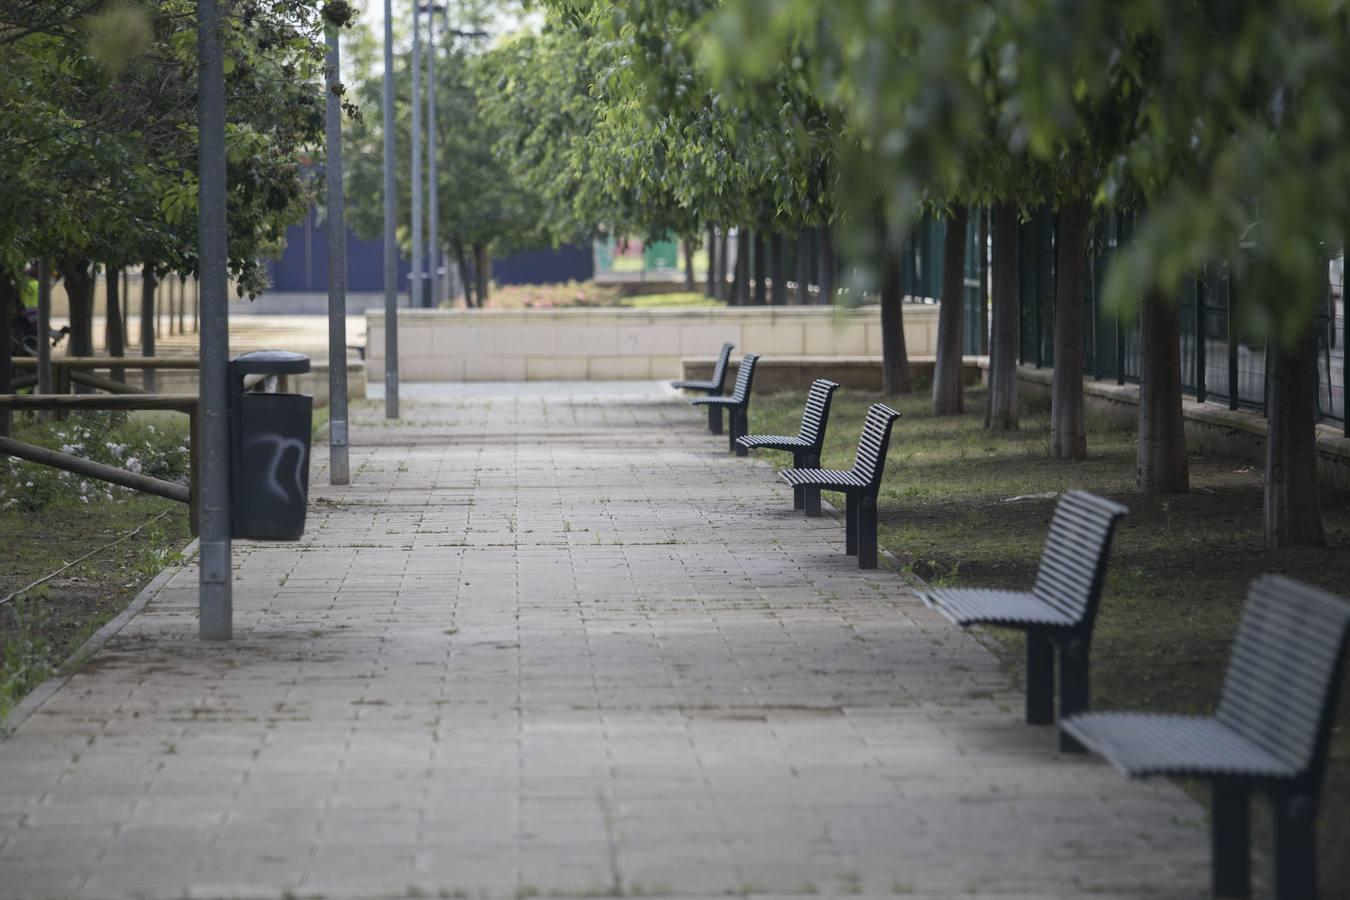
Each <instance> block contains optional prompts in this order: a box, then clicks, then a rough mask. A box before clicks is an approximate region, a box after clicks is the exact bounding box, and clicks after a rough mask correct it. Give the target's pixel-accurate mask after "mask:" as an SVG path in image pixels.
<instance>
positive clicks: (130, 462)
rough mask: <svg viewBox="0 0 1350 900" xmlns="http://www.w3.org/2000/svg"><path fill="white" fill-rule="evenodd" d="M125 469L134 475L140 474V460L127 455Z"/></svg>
mask: <svg viewBox="0 0 1350 900" xmlns="http://www.w3.org/2000/svg"><path fill="white" fill-rule="evenodd" d="M127 471H128V472H132V473H134V474H136V475H139V474H141V461H140V460H139V459H137V458H136V457H134V456H129V457H127Z"/></svg>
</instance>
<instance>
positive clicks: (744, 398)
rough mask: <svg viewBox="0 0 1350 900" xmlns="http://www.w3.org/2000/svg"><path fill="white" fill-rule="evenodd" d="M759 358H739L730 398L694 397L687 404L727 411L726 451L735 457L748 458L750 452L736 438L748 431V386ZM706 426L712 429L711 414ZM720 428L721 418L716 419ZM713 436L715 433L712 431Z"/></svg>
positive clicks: (749, 355) (753, 378) (754, 356)
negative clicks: (730, 451) (732, 452)
mask: <svg viewBox="0 0 1350 900" xmlns="http://www.w3.org/2000/svg"><path fill="white" fill-rule="evenodd" d="M758 361H759V357H758V356H757V355H756V354H754V353H747V354H745V356H743V357H741V364H740V368H739V369H738V370H737V372H736V384H735V386H733V387H732V389H731V396H730V397H695V398H694V399H692V400H690V401H689V402H690V403H692V404H694V405H695V406H707V407H709V408H711V409H725V410H726V411H727V431H728V435H729V436H728V439H727V444H728V447H727V449H729V450H734V451H736V455H737V456H749V455H750V451H748V450H746V449H745V448H744V447H740V446H738V445H737V444H736V438H738V437H740V436H741V435H743V434H745V433H746V432H747V431H749V430H750V384H751V382H753V381H754V380H755V363H757V362H758ZM708 426H709V428H711V427H712V414H711V413H709V418H708ZM718 426H719V427H720V426H721V418H720V417H719V418H718ZM713 433H714V434H716V433H717V432H716V431H714V432H713Z"/></svg>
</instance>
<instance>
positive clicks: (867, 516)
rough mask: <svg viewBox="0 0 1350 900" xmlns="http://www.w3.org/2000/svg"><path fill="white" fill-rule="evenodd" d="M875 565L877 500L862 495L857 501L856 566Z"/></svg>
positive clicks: (861, 567) (871, 566)
mask: <svg viewBox="0 0 1350 900" xmlns="http://www.w3.org/2000/svg"><path fill="white" fill-rule="evenodd" d="M876 567H877V501H876V498H875V497H863V498H862V499H861V500H859V501H858V568H859V569H875V568H876Z"/></svg>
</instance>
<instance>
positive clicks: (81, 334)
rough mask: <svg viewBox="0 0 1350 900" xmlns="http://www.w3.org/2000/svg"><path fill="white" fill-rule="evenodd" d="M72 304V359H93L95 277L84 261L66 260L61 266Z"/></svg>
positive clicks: (70, 347) (68, 296)
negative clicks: (84, 357)
mask: <svg viewBox="0 0 1350 900" xmlns="http://www.w3.org/2000/svg"><path fill="white" fill-rule="evenodd" d="M58 267H59V268H60V270H61V277H62V278H64V279H65V282H66V297H67V298H68V299H69V302H70V340H69V342H68V343H67V345H66V347H67V349H66V353H67V354H69V355H70V356H93V355H94V274H93V272H91V271H90V268H89V263H88V262H86V261H83V260H63V261H62V262H61V263H60V264H59V266H58Z"/></svg>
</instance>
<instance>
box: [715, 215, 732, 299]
mask: <svg viewBox="0 0 1350 900" xmlns="http://www.w3.org/2000/svg"><path fill="white" fill-rule="evenodd" d="M730 261H731V235H729V234H727V233H726V232H725V231H720V232H718V235H717V299H718V300H721V301H722V302H724V303H728V302H730V300H731V294H730V283H729V282H728V280H727V276H728V275H729V274H730V269H731V265H730Z"/></svg>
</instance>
